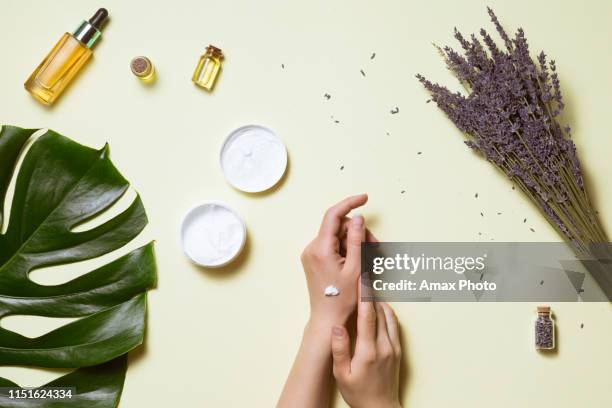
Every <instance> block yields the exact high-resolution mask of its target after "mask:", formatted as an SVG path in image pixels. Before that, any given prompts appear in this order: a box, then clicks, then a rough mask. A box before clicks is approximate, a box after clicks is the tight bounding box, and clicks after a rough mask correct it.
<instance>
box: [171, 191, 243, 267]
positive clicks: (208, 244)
mask: <svg viewBox="0 0 612 408" xmlns="http://www.w3.org/2000/svg"><path fill="white" fill-rule="evenodd" d="M245 242H246V226H245V224H244V221H242V219H241V218H240V216H238V214H237V213H236V212H235V211H234V210H232V209H231V208H230V207H229V206H227V205H226V204H224V203H222V202H219V201H206V202H204V203H202V204H200V205H197V206H195V207H194V208H192V209H191V210H190V211H189V212H188V213H187V215H185V218H184V219H183V224H182V225H181V244H182V246H183V251H184V252H185V254H186V255H187V256H188V257H189V259H191V260H192V261H193V262H194V263H196V264H198V265H201V266H205V267H208V268H218V267H221V266H224V265H227V264H228V263H230V262H231V261H232V260H234V259H235V258H236V257H237V256H238V254H240V252H241V251H242V249H243V248H244V244H245Z"/></svg>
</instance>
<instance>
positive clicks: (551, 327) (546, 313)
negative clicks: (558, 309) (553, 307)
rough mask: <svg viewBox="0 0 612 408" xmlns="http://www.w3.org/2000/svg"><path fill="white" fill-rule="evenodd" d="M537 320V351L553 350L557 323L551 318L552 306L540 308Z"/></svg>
mask: <svg viewBox="0 0 612 408" xmlns="http://www.w3.org/2000/svg"><path fill="white" fill-rule="evenodd" d="M537 312H538V316H537V318H536V320H535V348H536V350H553V349H554V348H555V321H554V320H553V318H552V316H551V311H550V306H538V308H537Z"/></svg>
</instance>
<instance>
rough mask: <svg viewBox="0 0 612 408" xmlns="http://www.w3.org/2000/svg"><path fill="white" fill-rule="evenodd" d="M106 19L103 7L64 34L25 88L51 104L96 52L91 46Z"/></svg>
mask: <svg viewBox="0 0 612 408" xmlns="http://www.w3.org/2000/svg"><path fill="white" fill-rule="evenodd" d="M107 18H108V11H107V10H106V9H103V8H101V9H99V10H98V11H96V13H95V14H94V15H93V16H92V17H91V18H90V19H89V20H88V21H83V22H82V23H81V24H80V25H79V27H78V28H77V29H76V30H75V31H74V32H73V33H72V34H71V33H65V34H64V35H63V36H62V38H60V40H59V41H58V42H57V44H55V47H53V49H52V50H51V51H50V52H49V54H48V55H47V56H46V57H45V59H44V60H43V61H42V62H41V63H40V65H38V67H37V68H36V69H35V70H34V72H33V73H32V75H30V77H29V78H28V80H27V81H26V82H25V84H24V87H25V89H26V90H27V91H28V92H30V94H32V96H34V97H35V98H36V99H38V100H39V101H40V102H42V103H44V104H46V105H51V104H52V103H53V102H54V101H55V100H56V99H57V98H58V97H59V96H60V95H61V93H62V92H63V91H64V89H65V88H66V86H67V85H68V84H69V83H70V82H71V81H72V79H73V78H74V76H75V75H76V74H77V73H78V72H79V71H80V70H81V68H82V67H83V65H85V63H86V62H87V61H88V60H89V58H90V57H91V55H92V54H93V52H92V51H91V48H92V47H93V45H94V44H95V43H96V41H97V40H98V39H99V38H100V35H101V34H102V32H101V31H100V29H101V27H102V25H103V24H104V22H105V21H106V19H107Z"/></svg>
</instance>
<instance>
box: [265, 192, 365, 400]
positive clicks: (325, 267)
mask: <svg viewBox="0 0 612 408" xmlns="http://www.w3.org/2000/svg"><path fill="white" fill-rule="evenodd" d="M366 201H368V196H367V195H365V194H362V195H358V196H354V197H349V198H347V199H345V200H343V201H341V202H339V203H338V204H336V205H335V206H333V207H331V208H330V209H329V210H327V212H326V213H325V217H324V218H323V223H322V225H321V229H320V230H319V233H318V235H317V236H316V238H315V239H314V240H313V241H312V242H311V243H310V244H308V246H307V247H306V249H305V250H304V253H303V254H302V264H303V265H304V271H305V273H306V281H307V283H308V292H309V294H310V320H309V321H308V324H307V325H306V329H305V330H304V336H303V337H302V343H301V344H300V349H299V350H298V354H297V356H296V357H295V362H294V363H293V367H292V368H291V372H290V373H289V377H288V378H287V382H286V383H285V387H284V388H283V392H282V394H281V396H280V399H279V401H278V405H277V407H279V408H285V407H287V408H321V407H327V406H329V395H330V379H331V346H330V344H329V333H330V331H331V328H332V327H333V326H334V325H338V324H340V325H343V324H344V323H345V322H346V319H347V318H348V317H349V316H350V314H351V313H352V312H353V310H354V309H355V306H356V304H357V290H358V289H357V288H358V286H357V283H358V280H359V273H360V271H361V243H362V242H363V240H364V239H365V237H366V229H365V225H364V222H363V217H361V216H354V217H353V219H350V218H348V213H349V212H351V210H353V209H355V208H357V207H360V206H362V205H364V204H365V203H366ZM372 238H373V237H372ZM329 285H334V286H336V288H338V290H339V291H340V293H339V294H338V296H329V297H328V296H325V293H324V291H325V288H326V287H327V286H329Z"/></svg>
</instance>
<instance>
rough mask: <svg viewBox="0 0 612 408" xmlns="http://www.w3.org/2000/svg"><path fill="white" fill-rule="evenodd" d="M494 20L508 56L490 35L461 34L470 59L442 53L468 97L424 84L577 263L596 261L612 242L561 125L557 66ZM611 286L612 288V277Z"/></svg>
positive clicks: (470, 143) (446, 51) (459, 37)
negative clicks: (597, 252) (598, 250)
mask: <svg viewBox="0 0 612 408" xmlns="http://www.w3.org/2000/svg"><path fill="white" fill-rule="evenodd" d="M488 12H489V16H490V17H491V21H492V22H493V24H494V25H495V28H496V29H497V32H498V33H499V35H500V36H501V38H502V40H503V42H504V45H505V47H504V48H501V47H498V46H497V45H496V43H495V42H494V41H493V39H492V38H491V36H490V35H489V33H488V32H487V31H485V30H484V29H481V30H480V35H481V37H482V38H481V39H479V38H478V37H477V36H476V35H474V34H472V35H471V38H470V39H469V40H468V39H466V38H464V36H463V35H462V34H461V33H460V32H459V31H457V29H455V38H456V39H457V40H458V41H459V43H460V44H461V47H462V48H463V53H462V54H461V53H459V52H457V51H455V50H454V49H452V48H450V47H444V48H440V47H437V48H438V50H439V52H440V53H441V55H442V56H443V57H444V60H445V62H446V64H447V67H448V68H449V70H451V71H452V73H453V74H454V75H455V76H456V77H457V78H458V79H459V81H460V82H461V84H462V85H463V86H464V88H465V90H466V93H467V95H464V94H462V93H461V92H451V91H450V90H449V89H448V88H446V87H444V86H441V85H439V84H437V83H432V82H431V81H429V80H428V79H426V78H425V77H423V76H422V75H417V78H418V79H419V81H420V82H421V83H422V84H423V86H424V87H425V88H426V89H427V90H428V91H429V92H430V94H431V100H432V101H434V102H435V103H436V104H437V105H438V107H439V108H440V109H441V110H442V111H444V113H446V115H447V116H448V117H449V118H450V119H451V120H452V121H453V123H454V124H455V125H456V126H457V127H458V128H459V130H461V131H462V132H463V133H464V134H465V135H466V137H467V140H466V142H465V143H466V144H467V145H468V146H469V147H470V148H472V149H473V150H475V151H476V152H478V153H480V154H482V155H483V156H484V157H485V158H486V159H487V160H488V161H489V162H490V163H492V164H493V165H494V166H495V167H497V168H498V169H500V170H501V171H502V172H504V173H505V174H506V175H507V176H508V177H509V178H510V179H511V180H512V181H513V182H514V183H515V184H516V186H518V188H520V189H521V190H522V191H523V192H524V193H525V194H526V195H527V196H528V197H529V198H530V199H531V200H532V201H533V202H534V203H535V204H536V206H537V207H538V208H539V209H540V210H541V211H542V213H543V214H544V216H545V217H546V218H547V219H548V221H549V222H550V224H551V225H552V226H553V227H554V228H555V229H556V230H557V231H558V232H559V233H560V234H561V235H562V236H563V238H564V239H565V240H566V241H567V242H569V243H570V245H571V246H572V247H573V249H574V250H575V252H576V253H577V255H579V256H589V255H592V251H593V250H592V248H593V245H594V244H599V243H607V242H608V239H607V236H606V234H605V232H604V230H603V228H602V226H601V223H600V221H599V219H598V217H597V212H596V211H595V209H594V207H593V205H592V204H591V201H590V200H589V195H588V193H587V191H586V188H585V185H584V180H583V175H582V171H581V166H580V160H579V159H578V156H577V155H576V147H575V145H574V143H573V142H572V140H571V135H570V128H569V126H565V127H562V126H561V125H560V124H559V123H558V121H557V118H558V116H559V114H560V113H561V111H562V110H563V108H564V102H563V97H562V95H561V89H560V84H559V77H558V75H557V71H556V66H555V62H554V61H552V60H551V61H550V62H548V61H547V59H546V54H544V52H541V53H540V54H539V55H538V57H537V63H536V62H534V60H532V58H531V56H530V54H529V46H528V44H527V39H526V38H525V33H524V32H523V30H522V29H521V28H519V29H518V31H517V33H516V35H515V36H514V38H510V37H509V36H508V34H507V33H506V31H505V30H504V29H503V28H502V26H501V24H500V23H499V20H498V19H497V17H496V16H495V13H493V10H491V9H490V8H488ZM596 279H597V278H596ZM597 280H598V281H600V279H597ZM604 280H605V281H607V282H603V283H604V286H606V285H605V283H607V284H608V286H609V287H610V288H612V285H610V283H611V282H612V278H610V274H609V273H608V274H607V276H606V277H605V278H604ZM601 284H602V282H600V285H601ZM602 288H603V287H602Z"/></svg>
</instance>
